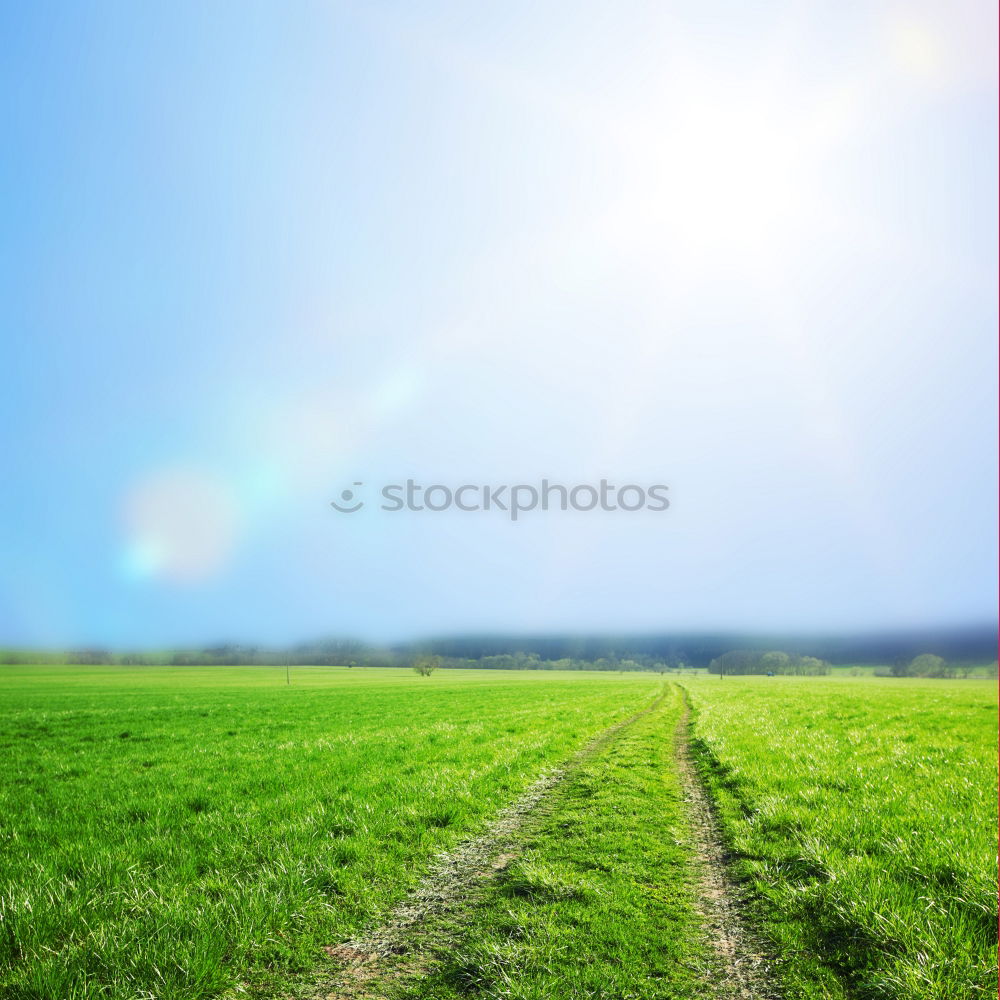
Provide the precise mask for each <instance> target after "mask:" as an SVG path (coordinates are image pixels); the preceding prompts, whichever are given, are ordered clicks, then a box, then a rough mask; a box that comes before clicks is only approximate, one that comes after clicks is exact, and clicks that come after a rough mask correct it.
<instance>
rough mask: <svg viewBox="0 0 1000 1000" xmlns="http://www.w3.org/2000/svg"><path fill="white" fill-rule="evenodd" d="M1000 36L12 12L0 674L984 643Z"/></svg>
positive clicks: (550, 10) (171, 12) (805, 9)
mask: <svg viewBox="0 0 1000 1000" xmlns="http://www.w3.org/2000/svg"><path fill="white" fill-rule="evenodd" d="M995 16H996V13H995V10H994V9H993V8H992V5H990V4H987V3H985V2H984V3H965V2H963V3H924V2H917V3H906V4H894V3H880V2H873V3H866V4H843V3H816V2H804V3H802V2H797V3H781V2H775V3H763V4H753V5H747V4H742V3H735V2H731V3H716V2H710V3H705V2H701V0H699V2H689V3H669V4H646V3H630V2H624V3H621V4H614V5H611V4H588V3H583V4H567V3H541V4H539V3H530V4H529V3H503V4H478V5H474V6H473V7H470V6H469V5H467V4H457V3H456V4H447V3H445V4H440V3H421V4H412V3H407V4H370V5H369V4H365V5H356V6H355V5H339V4H336V3H299V2H297V3H293V4H278V3H273V4H243V3H240V4H236V3H231V4H227V3H211V4H204V3H197V4H196V3H183V2H180V3H170V4H166V3H164V4H152V3H151V4H141V5H137V4H126V3H120V4H116V3H97V4H92V5H86V6H84V5H80V6H78V7H73V6H71V5H60V4H46V3H40V4H30V5H29V4H4V5H2V7H0V31H2V34H3V37H4V38H5V51H6V53H7V55H6V58H5V60H4V62H3V65H2V66H0V77H2V81H0V82H2V86H0V123H2V127H3V135H4V154H3V156H0V188H2V192H3V220H4V222H3V226H2V229H0V292H2V294H0V317H2V331H3V333H2V336H3V346H4V359H5V371H6V372H7V378H6V379H5V381H4V393H3V394H2V398H0V408H2V417H3V419H2V421H0V449H2V454H3V463H4V471H5V473H6V475H5V482H4V489H3V490H2V492H0V514H2V518H0V548H2V550H3V551H4V553H5V570H6V572H5V573H4V576H3V581H2V590H0V641H3V642H8V643H60V644H61V643H83V642H87V643H108V644H115V645H129V644H131V645H145V644H163V643H186V642H199V641H205V640H216V639H247V640H253V641H285V640H290V639H300V638H312V637H315V636H320V635H329V634H354V635H361V636H367V637H372V638H382V637H402V636H410V635H420V634H426V633H441V632H450V631H466V630H471V629H490V630H497V629H510V630H530V631H539V630H541V631H545V630H567V629H570V630H601V629H609V630H615V631H621V630H627V629H643V630H648V629H657V630H659V629H663V630H670V629H688V630H689V629H700V628H720V627H721V628H738V629H761V630H774V629H795V630H801V629H859V628H873V627H896V626H910V625H918V624H934V625H936V624H946V623H961V622H968V621H978V620H983V619H989V618H991V617H992V615H993V611H994V608H995V605H996V584H995V575H996V574H995V551H996V508H995V499H994V484H995V482H996V471H997V470H996V462H995V455H996V431H995V423H996V421H995V412H996V383H995V374H996V348H995V330H996V324H997V316H996V288H995V281H996V273H997V259H996V243H997V241H996V227H995V220H996V211H997V206H996V187H995V172H996V166H997V165H996V157H995V152H996V148H997V142H996V138H997V129H996V93H995V83H996V66H995V54H994V52H993V41H994V39H995V37H996V30H995V23H994V22H995ZM407 477H413V478H415V479H416V480H418V481H420V482H423V483H426V484H430V483H443V484H452V485H457V484H460V483H466V482H469V483H479V482H482V483H491V484H501V483H517V482H523V483H532V482H537V481H538V480H540V479H541V478H544V477H547V478H549V479H550V480H555V481H560V482H565V483H569V484H576V483H589V482H596V481H598V480H600V479H601V478H606V479H609V480H611V481H612V482H615V483H619V484H621V483H626V482H634V483H666V484H669V486H670V492H671V497H672V505H671V508H670V510H669V511H668V512H666V513H665V514H653V513H651V512H639V513H636V514H625V513H623V512H615V513H605V512H590V513H587V514H583V513H575V512H567V513H565V514H564V513H562V512H558V511H549V512H547V513H543V512H533V513H532V515H531V516H525V517H524V518H523V519H521V520H519V521H518V522H517V523H516V524H512V523H511V522H510V521H509V520H507V519H504V518H502V517H494V516H491V515H490V514H489V513H487V512H481V513H476V514H469V515H461V514H459V513H458V512H445V513H439V514H427V513H424V514H418V513H416V512H412V513H411V512H402V513H399V514H388V513H385V512H381V511H379V510H378V509H377V506H376V505H375V504H374V503H371V502H370V503H368V505H367V506H366V508H365V509H364V510H362V511H360V512H359V513H357V514H355V515H338V514H337V513H336V512H334V511H333V510H332V509H331V508H330V506H329V501H330V500H331V499H334V498H336V497H337V496H338V495H339V493H340V491H341V490H342V489H344V488H345V487H350V486H351V484H352V483H354V482H356V481H360V482H363V483H364V484H365V486H364V487H363V488H362V489H363V491H369V493H370V494H371V495H372V496H373V495H374V493H375V492H377V487H378V486H380V485H382V484H384V483H394V482H402V481H405V479H406V478H407ZM365 495H366V496H367V495H368V494H367V493H366V494H365Z"/></svg>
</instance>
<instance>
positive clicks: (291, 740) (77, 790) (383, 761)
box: [0, 667, 661, 1000]
mask: <svg viewBox="0 0 1000 1000" xmlns="http://www.w3.org/2000/svg"><path fill="white" fill-rule="evenodd" d="M292 681H293V683H292V686H290V687H286V685H285V675H284V670H283V669H281V668H274V669H267V668H246V669H242V668H189V669H171V668H163V667H147V668H142V669H132V670H130V669H122V668H107V667H104V668H90V667H88V668H81V667H25V668H17V667H4V668H0V685H2V691H0V705H2V709H0V749H2V754H3V761H4V769H3V773H2V775H0V843H2V845H3V846H2V851H0V928H2V930H0V995H2V996H3V997H4V998H5V1000H76V998H83V997H87V998H90V997H95V998H96V997H101V998H108V1000H110V998H114V1000H125V998H130V1000H133V998H137V997H156V998H157V1000H202V998H209V997H219V996H223V995H226V994H227V992H228V991H234V990H238V989H262V988H263V987H265V986H266V985H267V984H268V983H270V982H272V981H273V980H274V979H275V978H276V977H277V976H280V975H281V974H284V973H286V972H288V971H290V970H292V971H294V970H301V969H305V968H307V967H309V966H310V965H311V964H313V963H315V962H316V960H317V955H318V954H320V948H321V946H323V945H328V944H330V943H331V942H337V941H338V940H341V939H343V938H345V937H347V936H348V935H349V934H350V933H351V932H352V931H354V930H356V929H357V928H358V927H360V926H362V925H363V924H365V923H366V922H368V921H370V920H372V919H374V918H375V917H376V916H377V915H379V914H380V913H382V912H384V911H385V910H386V909H387V908H388V907H389V906H391V904H393V903H395V902H396V901H398V900H399V899H400V898H401V897H402V896H403V895H404V894H405V893H406V891H407V889H409V888H410V887H411V886H412V885H413V884H414V882H415V880H416V878H417V877H418V875H419V873H420V869H421V865H422V864H424V863H425V862H426V861H427V859H428V858H429V857H430V856H431V855H433V854H434V853H435V852H437V851H439V850H441V849H442V848H445V847H447V846H449V845H451V844H452V843H454V842H455V841H456V840H457V839H458V838H460V837H461V836H462V835H463V834H465V833H467V832H469V831H470V830H474V829H475V828H476V827H477V825H479V824H481V823H482V822H483V821H484V820H485V819H486V818H488V817H490V816H491V815H492V814H493V813H494V812H496V811H497V809H499V808H500V807H501V806H502V805H503V804H504V803H505V802H506V801H508V800H509V799H511V798H513V797H515V796H516V795H517V794H518V793H519V792H520V791H521V790H522V789H523V788H524V786H525V785H527V784H528V782H530V781H531V780H532V779H533V778H534V777H535V776H536V775H537V774H538V773H539V771H540V770H542V769H543V768H545V767H546V766H548V765H550V764H552V763H553V762H556V761H558V760H560V759H561V758H563V757H565V756H566V755H567V754H569V753H571V752H572V751H574V750H575V749H577V748H578V747H579V746H580V745H581V744H582V743H584V742H585V741H586V740H587V739H588V738H589V737H591V736H592V735H593V734H594V733H595V732H596V731H597V730H598V729H602V728H604V727H606V726H608V725H610V724H612V723H614V722H616V721H619V720H620V719H622V718H624V717H626V716H628V715H631V714H632V713H634V712H635V711H637V710H638V709H639V708H641V707H643V706H644V705H645V704H647V703H648V702H650V701H651V700H652V698H653V696H654V695H655V693H656V692H657V691H658V690H659V689H660V687H661V684H660V680H659V678H658V677H654V676H653V675H650V674H645V675H642V674H637V675H635V676H630V677H620V676H618V675H598V674H585V673H578V674H567V675H562V676H558V677H545V678H544V679H541V678H539V677H538V676H537V675H528V674H515V673H507V672H505V673H502V674H500V673H497V672H490V673H486V672H482V671H479V672H473V671H468V672H465V671H462V672H454V673H452V672H448V673H445V672H440V673H438V674H436V675H434V676H433V677H431V678H422V677H417V676H416V675H415V674H414V673H412V672H410V671H399V670H393V671H382V670H377V669H371V670H361V669H357V668H355V669H347V668H300V669H296V670H293V677H292Z"/></svg>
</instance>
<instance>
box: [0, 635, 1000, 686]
mask: <svg viewBox="0 0 1000 1000" xmlns="http://www.w3.org/2000/svg"><path fill="white" fill-rule="evenodd" d="M445 648H448V647H447V646H445ZM595 654H596V650H587V652H586V653H584V654H583V655H579V656H562V657H546V656H543V655H541V654H539V653H537V652H531V651H525V650H516V651H513V652H503V653H486V652H483V653H481V654H480V655H464V656H459V655H448V654H447V653H445V652H443V651H442V649H441V648H439V646H438V644H437V643H433V642H432V643H428V644H426V645H423V646H419V647H418V646H397V647H377V646H370V645H368V644H366V643H364V642H360V641H357V640H353V639H331V640H326V641H321V642H313V643H300V644H298V645H295V646H290V647H282V648H278V647H266V646H254V645H242V644H238V643H218V644H215V645H212V646H206V647H203V648H199V649H184V650H159V651H157V650H152V651H149V650H146V651H141V652H140V651H134V652H128V651H126V652H121V651H112V650H108V649H102V648H84V649H74V650H69V651H51V650H47V651H45V650H24V649H5V650H0V663H7V664H14V663H27V664H30V663H37V664H44V663H52V664H55V663H71V664H80V665H83V666H96V665H101V664H106V665H118V666H163V665H166V666H178V667H187V666H346V667H406V668H416V667H418V666H420V665H424V666H426V665H427V664H428V662H430V663H433V667H432V670H437V669H444V670H455V669H463V668H464V669H479V670H615V671H628V672H634V671H654V672H658V673H670V672H674V671H680V670H690V669H694V668H695V667H696V665H698V664H699V660H698V658H697V657H689V656H688V654H687V653H686V652H684V651H683V650H681V649H678V648H676V647H675V648H674V649H673V650H672V651H671V652H669V653H666V654H664V655H660V656H657V655H653V654H650V653H645V652H636V651H629V652H622V653H617V652H615V651H613V650H609V651H608V652H607V653H606V654H602V655H595ZM982 662H983V661H982V660H979V661H978V664H976V665H972V664H971V663H970V662H969V661H960V660H946V659H945V658H944V657H942V656H938V655H936V654H933V653H922V654H920V655H918V656H915V657H913V658H908V657H899V658H897V659H896V660H895V661H893V662H892V663H891V665H890V666H889V667H886V668H879V669H876V671H875V673H876V674H878V675H880V676H884V677H956V678H963V677H968V676H970V675H971V674H973V673H975V674H976V675H977V676H982V672H983V671H982V666H981V664H982ZM700 663H701V664H704V663H705V661H704V660H701V661H700ZM708 670H709V673H712V674H720V675H722V676H725V675H727V674H733V675H737V674H797V675H800V676H821V675H823V674H828V673H829V672H830V664H829V663H828V662H827V661H826V660H823V659H820V658H818V657H815V656H805V655H801V654H798V653H789V652H783V651H781V650H754V649H732V650H730V651H729V652H725V653H722V654H721V655H719V656H716V657H715V658H713V659H712V660H710V661H709V662H708ZM986 676H988V677H996V676H997V664H996V662H995V661H994V662H993V663H992V664H991V665H989V666H987V668H986Z"/></svg>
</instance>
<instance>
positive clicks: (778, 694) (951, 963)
mask: <svg viewBox="0 0 1000 1000" xmlns="http://www.w3.org/2000/svg"><path fill="white" fill-rule="evenodd" d="M687 686H688V688H689V689H690V691H691V694H692V698H693V701H694V704H695V706H696V709H697V721H696V725H695V734H696V737H697V740H698V743H697V747H698V749H699V751H700V757H701V760H702V762H703V765H704V769H705V775H706V778H707V781H708V783H709V786H710V789H711V791H712V792H713V794H714V796H715V798H716V801H717V802H718V803H719V806H720V814H721V817H722V821H723V826H724V830H725V833H726V837H727V842H728V846H729V847H730V848H731V850H732V851H733V852H734V855H735V857H736V859H737V863H736V869H737V873H738V874H739V875H740V876H741V877H742V878H743V879H744V880H745V881H746V882H747V883H748V887H749V889H750V890H751V892H750V898H751V900H752V915H753V917H754V918H755V923H756V925H757V926H758V927H759V928H761V929H762V931H763V932H764V933H765V934H766V936H767V939H768V940H769V941H770V942H771V944H772V946H773V949H774V952H775V954H776V955H777V956H778V957H779V960H780V961H781V963H782V966H783V972H784V977H785V980H786V983H787V988H788V990H789V993H790V995H792V996H803V997H814V996H815V997H824V998H826V997H830V998H840V997H863V998H892V1000H909V998H914V997H921V998H928V1000H930V998H934V1000H973V998H976V997H985V996H993V995H995V994H996V989H997V978H996V942H997V897H996V830H997V812H996V802H997V787H996V762H997V736H996V719H997V697H996V687H995V682H993V681H975V680H972V681H940V680H909V679H907V680H902V681H901V680H891V679H881V678H863V679H861V680H860V681H854V682H852V681H851V680H850V679H847V678H832V679H827V678H809V679H804V680H799V679H796V678H789V677H727V678H725V679H724V680H720V679H719V678H718V677H712V678H698V679H697V680H692V681H689V682H687Z"/></svg>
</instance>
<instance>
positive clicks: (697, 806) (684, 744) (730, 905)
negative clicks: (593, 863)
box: [674, 691, 780, 1000]
mask: <svg viewBox="0 0 1000 1000" xmlns="http://www.w3.org/2000/svg"><path fill="white" fill-rule="evenodd" d="M683 696H684V713H683V715H682V716H681V718H680V720H679V721H678V723H677V733H676V740H675V741H674V745H675V747H676V754H675V759H676V761H677V773H678V777H679V778H680V781H681V787H682V788H683V789H684V801H685V803H686V804H687V812H688V819H689V821H690V826H691V836H692V840H693V844H694V851H695V858H696V866H697V873H698V890H699V892H698V908H699V910H700V911H701V914H702V917H703V919H704V921H705V929H706V932H707V934H708V938H709V943H710V944H711V946H712V949H713V951H714V952H715V955H716V958H717V960H718V963H719V966H720V973H721V976H720V980H721V981H720V983H719V989H718V994H719V996H720V997H724V998H726V1000H777V998H778V997H779V996H780V994H779V993H778V992H777V990H776V988H775V986H774V984H773V981H772V976H771V971H770V967H769V962H768V959H767V957H766V955H765V953H764V951H763V949H762V948H761V947H760V945H759V943H758V942H756V941H755V940H754V938H753V936H752V934H751V933H750V932H749V931H748V930H747V927H746V925H745V923H744V921H743V917H742V913H741V908H740V905H739V898H740V896H739V889H738V887H737V886H736V885H735V883H734V882H733V880H732V878H731V876H730V874H729V867H728V864H727V858H726V849H725V847H724V845H723V841H722V837H721V835H720V832H719V824H718V821H717V820H716V818H715V811H714V809H713V806H712V802H711V799H710V798H709V796H708V792H707V791H706V790H705V786H704V783H703V782H702V780H701V776H700V775H699V773H698V769H697V767H696V766H695V763H694V758H693V757H692V755H691V748H690V745H689V740H690V727H691V709H690V706H689V704H688V696H687V692H686V691H685V692H683Z"/></svg>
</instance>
